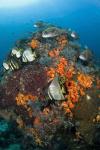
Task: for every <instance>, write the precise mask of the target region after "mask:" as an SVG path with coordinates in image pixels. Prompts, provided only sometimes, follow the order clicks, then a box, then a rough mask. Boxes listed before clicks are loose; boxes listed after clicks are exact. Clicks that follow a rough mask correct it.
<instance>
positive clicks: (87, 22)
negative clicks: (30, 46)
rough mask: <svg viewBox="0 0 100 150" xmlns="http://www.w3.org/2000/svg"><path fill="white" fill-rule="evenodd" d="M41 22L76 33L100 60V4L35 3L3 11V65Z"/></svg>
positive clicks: (71, 0) (86, 0)
mask: <svg viewBox="0 0 100 150" xmlns="http://www.w3.org/2000/svg"><path fill="white" fill-rule="evenodd" d="M15 1H17V0H15ZM27 1H28V0H27ZM0 5H2V3H1V4H0ZM38 20H43V21H46V22H50V23H53V24H56V25H59V26H62V27H65V28H66V27H70V28H72V29H73V30H75V31H77V32H78V33H79V35H80V42H81V43H82V45H83V46H84V45H87V46H88V47H89V48H91V49H92V50H93V51H94V53H95V56H96V58H98V59H99V58H100V0H37V2H36V0H33V3H31V4H30V5H26V6H22V7H17V6H16V7H13V8H12V7H4V6H3V7H0V61H1V62H2V61H3V59H4V58H5V57H6V55H7V53H8V52H9V50H10V49H11V48H12V47H13V45H14V43H15V41H16V40H18V39H20V38H24V37H28V36H30V32H32V31H34V28H33V24H34V22H36V21H38Z"/></svg>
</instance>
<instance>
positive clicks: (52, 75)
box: [47, 67, 56, 80]
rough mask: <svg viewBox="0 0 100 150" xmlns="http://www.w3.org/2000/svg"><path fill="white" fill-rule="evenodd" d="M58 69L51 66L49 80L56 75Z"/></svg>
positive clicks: (48, 72)
mask: <svg viewBox="0 0 100 150" xmlns="http://www.w3.org/2000/svg"><path fill="white" fill-rule="evenodd" d="M55 74H56V71H55V69H54V68H52V67H50V68H49V70H48V71H47V76H48V77H49V80H53V79H54V77H55Z"/></svg>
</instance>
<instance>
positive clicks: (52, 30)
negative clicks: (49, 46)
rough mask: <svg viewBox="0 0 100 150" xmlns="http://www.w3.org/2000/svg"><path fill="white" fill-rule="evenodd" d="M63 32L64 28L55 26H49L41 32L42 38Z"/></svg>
mask: <svg viewBox="0 0 100 150" xmlns="http://www.w3.org/2000/svg"><path fill="white" fill-rule="evenodd" d="M63 33H65V30H63V29H60V28H57V27H49V28H47V29H45V30H44V31H43V32H42V37H43V38H51V37H56V36H59V35H61V34H63Z"/></svg>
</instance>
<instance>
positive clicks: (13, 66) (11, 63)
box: [3, 58, 20, 70]
mask: <svg viewBox="0 0 100 150" xmlns="http://www.w3.org/2000/svg"><path fill="white" fill-rule="evenodd" d="M3 67H4V69H5V70H17V69H19V68H20V64H19V62H18V61H16V60H15V59H13V58H11V59H9V60H8V61H5V62H3Z"/></svg>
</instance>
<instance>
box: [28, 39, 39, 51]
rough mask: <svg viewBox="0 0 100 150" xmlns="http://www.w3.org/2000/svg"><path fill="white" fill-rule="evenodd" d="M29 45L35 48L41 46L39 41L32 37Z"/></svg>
mask: <svg viewBox="0 0 100 150" xmlns="http://www.w3.org/2000/svg"><path fill="white" fill-rule="evenodd" d="M29 46H30V47H31V48H33V49H35V48H38V47H39V41H38V40H35V39H32V41H31V42H30V43H29Z"/></svg>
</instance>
